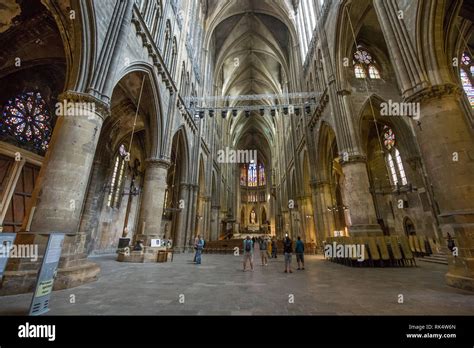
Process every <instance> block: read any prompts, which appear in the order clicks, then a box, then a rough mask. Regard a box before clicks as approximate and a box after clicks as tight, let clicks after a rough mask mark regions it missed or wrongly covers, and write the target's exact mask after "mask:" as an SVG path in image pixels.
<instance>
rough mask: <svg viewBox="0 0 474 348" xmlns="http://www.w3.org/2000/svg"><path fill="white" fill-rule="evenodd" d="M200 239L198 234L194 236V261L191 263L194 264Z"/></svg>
mask: <svg viewBox="0 0 474 348" xmlns="http://www.w3.org/2000/svg"><path fill="white" fill-rule="evenodd" d="M200 239H201V236H200V235H199V234H198V235H197V236H196V238H194V260H193V262H196V257H197V247H198V244H199V240H200Z"/></svg>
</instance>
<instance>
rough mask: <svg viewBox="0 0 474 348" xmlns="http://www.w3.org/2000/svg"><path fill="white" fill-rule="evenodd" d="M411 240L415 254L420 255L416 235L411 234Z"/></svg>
mask: <svg viewBox="0 0 474 348" xmlns="http://www.w3.org/2000/svg"><path fill="white" fill-rule="evenodd" d="M411 237H412V240H413V244H414V245H415V256H420V255H421V249H420V240H419V239H418V238H417V236H411Z"/></svg>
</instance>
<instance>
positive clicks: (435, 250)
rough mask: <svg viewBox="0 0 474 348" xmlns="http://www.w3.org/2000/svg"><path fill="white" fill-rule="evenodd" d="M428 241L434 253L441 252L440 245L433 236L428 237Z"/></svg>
mask: <svg viewBox="0 0 474 348" xmlns="http://www.w3.org/2000/svg"><path fill="white" fill-rule="evenodd" d="M428 243H429V244H430V248H431V252H432V253H433V254H434V253H439V250H438V246H437V245H436V242H435V241H434V239H433V238H428Z"/></svg>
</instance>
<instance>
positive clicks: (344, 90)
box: [336, 89, 352, 96]
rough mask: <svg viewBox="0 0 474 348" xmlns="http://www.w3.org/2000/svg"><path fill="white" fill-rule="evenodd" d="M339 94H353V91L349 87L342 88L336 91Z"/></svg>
mask: <svg viewBox="0 0 474 348" xmlns="http://www.w3.org/2000/svg"><path fill="white" fill-rule="evenodd" d="M336 93H337V95H341V96H345V95H351V94H352V93H351V91H349V90H348V89H340V90H337V91H336Z"/></svg>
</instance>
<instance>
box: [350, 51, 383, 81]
mask: <svg viewBox="0 0 474 348" xmlns="http://www.w3.org/2000/svg"><path fill="white" fill-rule="evenodd" d="M352 63H353V66H354V74H355V77H356V78H357V79H365V78H367V76H368V77H369V78H370V79H372V80H379V79H381V78H382V77H381V74H380V71H379V69H378V68H377V66H376V62H375V60H374V58H373V57H372V55H371V54H370V53H369V51H368V50H366V49H365V48H358V49H357V51H355V52H354V58H353V61H352Z"/></svg>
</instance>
